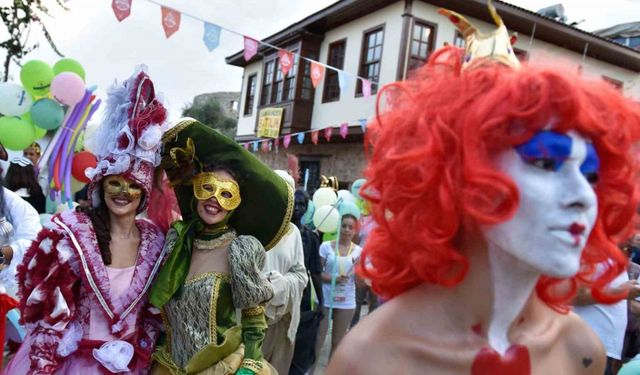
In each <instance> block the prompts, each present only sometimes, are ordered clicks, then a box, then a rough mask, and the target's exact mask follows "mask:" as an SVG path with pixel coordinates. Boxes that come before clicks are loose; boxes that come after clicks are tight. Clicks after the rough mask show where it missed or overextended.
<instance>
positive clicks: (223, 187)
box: [193, 172, 242, 211]
mask: <svg viewBox="0 0 640 375" xmlns="http://www.w3.org/2000/svg"><path fill="white" fill-rule="evenodd" d="M193 195H195V196H196V198H198V200H201V201H205V200H207V199H211V197H215V198H216V199H217V200H218V204H219V205H220V207H222V208H223V209H225V210H227V211H232V210H235V209H236V208H237V207H238V206H239V205H240V202H241V201H242V200H241V199H240V186H238V184H237V183H236V182H235V181H231V180H223V179H220V178H219V177H218V175H217V174H215V173H213V172H202V173H198V174H197V175H196V176H195V177H194V178H193Z"/></svg>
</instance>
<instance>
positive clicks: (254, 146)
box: [253, 141, 258, 152]
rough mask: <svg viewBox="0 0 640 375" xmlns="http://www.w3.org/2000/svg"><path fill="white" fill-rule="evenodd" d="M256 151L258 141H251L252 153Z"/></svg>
mask: <svg viewBox="0 0 640 375" xmlns="http://www.w3.org/2000/svg"><path fill="white" fill-rule="evenodd" d="M256 151H258V141H253V152H256Z"/></svg>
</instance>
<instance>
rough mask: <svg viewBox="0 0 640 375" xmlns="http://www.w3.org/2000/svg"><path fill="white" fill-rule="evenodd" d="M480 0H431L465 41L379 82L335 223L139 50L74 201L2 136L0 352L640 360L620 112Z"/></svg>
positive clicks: (413, 363) (480, 361)
mask: <svg viewBox="0 0 640 375" xmlns="http://www.w3.org/2000/svg"><path fill="white" fill-rule="evenodd" d="M489 4H490V7H489V9H490V12H491V16H492V17H493V19H494V20H495V22H496V25H497V27H498V28H497V30H496V31H495V32H493V33H491V34H481V33H479V32H477V30H476V29H475V28H474V27H473V25H471V24H470V23H469V22H468V21H467V20H465V19H464V17H462V16H461V15H459V14H456V13H453V12H449V11H446V10H442V11H441V12H443V14H446V15H447V16H448V17H449V18H450V19H451V20H452V22H453V23H454V24H455V25H456V27H458V29H459V30H460V32H461V33H462V35H463V36H464V37H465V40H466V42H467V45H466V48H465V49H464V50H463V49H460V48H457V47H453V46H445V47H444V48H443V49H441V50H439V51H436V52H434V53H433V54H432V56H431V57H430V58H429V61H428V63H427V64H426V65H425V66H424V67H423V68H421V69H419V70H418V71H417V72H416V73H415V75H414V76H413V77H411V78H410V79H408V80H406V81H402V82H396V83H393V84H391V85H390V86H387V88H385V89H383V90H382V92H381V93H379V95H381V96H382V95H386V94H387V91H389V92H390V93H389V94H388V97H386V100H387V102H388V103H387V104H388V106H387V107H385V108H386V109H384V108H383V107H380V112H379V113H378V114H377V116H376V118H375V119H374V120H373V121H372V123H371V124H370V125H369V128H368V132H367V135H366V137H367V138H366V141H367V142H368V143H369V144H371V145H372V147H370V148H367V152H368V153H369V155H368V164H367V167H366V170H365V171H364V173H365V177H366V179H367V180H366V183H365V184H364V186H362V187H360V188H359V193H358V194H359V195H360V196H362V197H363V198H364V200H365V201H366V202H365V204H364V206H363V207H361V209H357V208H356V209H355V210H343V208H344V206H340V204H342V203H341V202H342V201H343V198H340V199H338V201H337V202H336V204H335V205H334V207H330V208H329V210H330V212H332V210H334V209H335V210H337V211H338V212H339V213H340V214H339V215H338V220H337V223H336V226H335V232H334V233H322V232H320V231H319V230H318V229H317V228H316V227H315V225H314V220H311V221H310V220H308V219H305V218H306V217H308V216H309V212H310V210H311V205H310V201H311V197H310V194H309V192H308V191H306V190H305V189H302V188H300V187H299V183H298V181H297V179H298V177H299V176H298V174H299V173H298V172H297V171H296V168H293V169H291V170H290V171H281V170H273V169H271V168H270V167H268V166H267V165H266V164H264V163H262V162H261V161H260V160H259V159H258V158H256V157H255V155H253V154H252V153H251V152H249V151H248V150H246V149H244V148H243V147H242V146H240V145H239V144H238V143H236V142H235V141H234V140H232V139H229V138H227V137H225V136H224V135H222V133H220V132H218V131H216V130H214V129H212V128H210V127H208V126H206V125H204V124H202V123H200V122H199V121H198V120H195V119H190V118H185V119H181V120H179V121H177V122H175V123H172V124H168V121H167V111H166V109H165V107H164V105H163V103H162V101H161V100H160V96H159V95H157V94H156V89H155V86H154V83H153V82H152V80H151V78H150V76H149V74H148V73H147V71H146V69H145V68H139V69H137V70H136V72H135V73H134V75H133V76H131V77H130V78H129V79H127V80H125V81H123V82H121V83H116V84H114V86H113V87H111V88H110V89H109V91H108V98H106V109H105V113H104V119H103V120H102V122H101V124H100V127H99V128H98V129H97V130H96V132H95V134H94V135H93V137H94V139H93V140H92V142H91V145H92V152H93V153H94V154H95V155H96V156H97V157H98V162H97V166H96V167H95V168H90V169H87V170H86V175H87V177H88V178H89V179H90V182H89V184H87V186H86V187H85V188H84V189H82V190H80V191H79V192H78V193H77V194H76V200H77V201H78V203H79V205H78V207H75V208H68V207H64V208H61V209H60V210H59V212H57V213H56V214H55V215H53V216H46V215H45V216H43V218H45V219H46V220H42V225H41V219H40V217H39V216H38V214H39V213H41V214H43V213H45V212H46V211H47V207H46V203H45V202H46V196H47V194H48V189H47V187H48V181H46V178H45V179H44V180H43V177H46V176H45V175H46V173H45V172H43V171H39V170H38V162H39V158H40V157H41V154H42V152H41V148H40V145H38V144H37V143H34V144H32V145H31V146H30V147H29V148H27V149H26V150H25V151H24V153H23V155H22V156H19V157H14V158H9V157H8V156H7V153H6V151H4V150H2V149H0V158H3V159H4V160H8V167H7V170H6V175H5V177H4V187H3V188H2V189H0V213H1V215H0V240H1V241H2V243H1V244H0V253H1V254H0V292H1V293H0V296H4V297H6V296H8V297H14V298H15V299H16V300H17V302H16V300H12V299H11V298H8V299H7V298H5V299H2V298H0V304H5V302H6V304H7V305H11V304H12V303H13V304H14V305H16V304H17V309H14V310H11V311H10V312H9V314H8V315H7V321H8V324H7V330H6V338H7V340H8V341H9V342H10V343H9V344H8V345H6V346H5V349H6V350H5V353H9V356H8V357H7V358H6V359H7V361H6V362H7V363H6V364H5V367H4V369H3V370H2V371H3V372H2V373H4V374H11V375H14V374H38V375H42V374H100V373H132V374H148V373H150V374H171V375H185V374H200V375H229V374H237V375H258V374H260V375H277V374H292V375H303V374H311V375H312V374H320V373H321V372H322V371H323V370H320V367H323V366H322V365H324V364H323V363H322V364H321V363H320V360H319V359H320V357H321V351H322V350H323V348H324V347H326V346H328V347H329V363H328V367H327V369H326V373H327V374H350V375H360V374H363V375H364V374H366V375H376V374H446V375H448V374H452V375H461V374H472V375H483V374H517V375H532V374H594V375H603V374H605V375H616V374H619V375H632V374H638V373H640V370H634V368H636V369H637V368H640V355H639V354H638V351H639V349H640V347H639V346H640V339H639V337H640V334H639V331H638V330H639V329H640V327H639V324H638V322H640V283H639V280H638V278H639V277H640V264H638V262H637V261H638V259H639V258H640V236H638V235H634V232H637V231H638V229H639V228H640V222H637V214H638V210H637V207H638V200H639V197H640V189H637V186H639V185H638V182H637V176H638V175H639V174H638V170H639V166H638V160H637V159H638V157H637V148H636V146H635V145H636V144H637V143H638V142H639V141H640V109H639V108H638V105H637V103H633V102H631V101H630V100H628V99H626V98H624V97H623V96H622V95H621V94H620V93H619V92H618V91H616V90H615V89H613V88H611V87H609V86H608V85H607V84H606V83H605V82H602V81H601V80H591V79H589V78H588V77H584V76H582V75H581V74H580V73H579V72H577V71H576V70H575V69H563V68H562V67H549V66H546V65H539V64H535V63H532V64H528V65H525V66H522V65H521V63H520V61H519V60H518V59H517V57H516V56H515V54H514V52H513V49H512V48H511V44H510V38H509V35H508V33H507V30H506V27H505V26H504V24H502V21H501V19H500V17H499V16H498V15H497V13H496V11H495V9H494V8H493V7H492V6H491V3H489ZM324 181H325V183H326V185H327V187H329V188H333V189H334V191H337V190H338V188H339V183H338V179H337V178H336V177H331V178H326V179H324ZM353 206H354V207H356V205H355V204H354V205H353ZM327 216H328V215H327ZM321 219H322V220H323V221H322V223H324V220H325V219H326V217H325V218H321ZM320 227H322V228H324V227H323V226H321V225H318V228H320ZM327 232H328V231H327ZM12 301H13V302H12ZM363 305H367V310H368V315H367V316H366V317H364V318H363V317H361V315H362V308H363ZM11 306H13V305H11Z"/></svg>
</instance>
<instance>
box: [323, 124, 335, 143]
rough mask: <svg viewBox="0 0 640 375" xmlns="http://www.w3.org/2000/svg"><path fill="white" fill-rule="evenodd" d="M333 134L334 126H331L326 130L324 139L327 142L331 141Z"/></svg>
mask: <svg viewBox="0 0 640 375" xmlns="http://www.w3.org/2000/svg"><path fill="white" fill-rule="evenodd" d="M332 134H333V126H329V127H328V128H324V139H326V140H327V142H330V141H331V135H332Z"/></svg>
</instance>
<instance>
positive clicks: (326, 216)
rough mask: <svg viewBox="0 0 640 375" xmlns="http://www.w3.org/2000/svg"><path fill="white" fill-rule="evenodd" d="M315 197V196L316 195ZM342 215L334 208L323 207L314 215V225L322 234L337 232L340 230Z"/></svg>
mask: <svg viewBox="0 0 640 375" xmlns="http://www.w3.org/2000/svg"><path fill="white" fill-rule="evenodd" d="M314 195H315V194H314ZM339 221H340V213H339V212H338V210H336V208H335V207H333V206H329V205H326V206H322V207H319V208H318V209H317V210H316V213H315V214H313V224H314V225H315V226H316V228H318V230H319V231H321V232H325V233H326V232H335V231H336V230H338V222H339Z"/></svg>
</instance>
